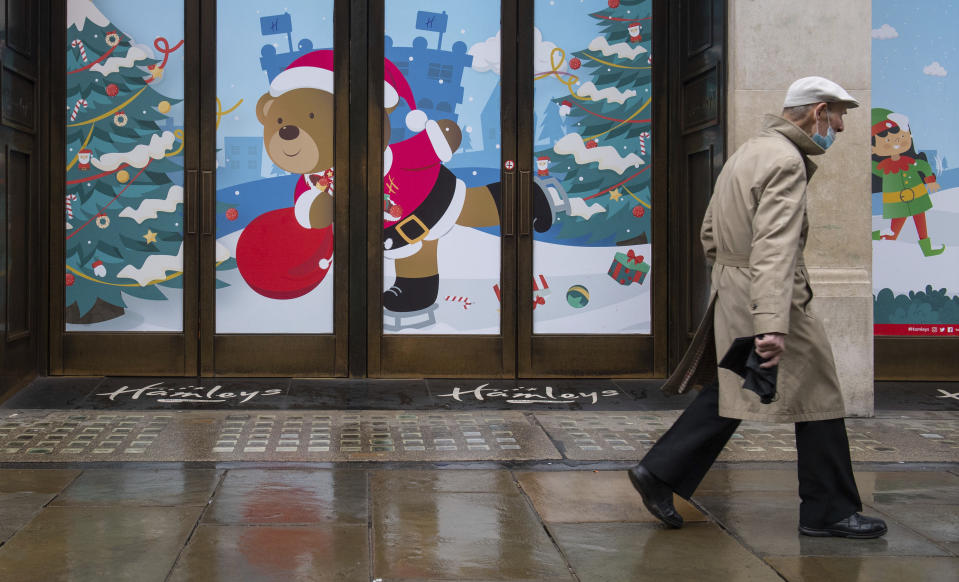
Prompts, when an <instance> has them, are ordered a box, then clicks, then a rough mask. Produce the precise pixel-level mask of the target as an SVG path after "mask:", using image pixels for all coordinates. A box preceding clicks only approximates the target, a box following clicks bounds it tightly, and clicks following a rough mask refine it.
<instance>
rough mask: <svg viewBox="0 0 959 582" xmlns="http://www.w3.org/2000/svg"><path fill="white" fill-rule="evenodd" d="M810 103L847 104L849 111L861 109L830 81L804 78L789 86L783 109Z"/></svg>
mask: <svg viewBox="0 0 959 582" xmlns="http://www.w3.org/2000/svg"><path fill="white" fill-rule="evenodd" d="M810 103H845V104H846V107H848V108H849V109H852V108H854V107H859V102H858V101H856V100H855V99H854V98H853V96H852V95H850V94H849V93H847V92H846V90H845V89H843V88H842V87H840V86H839V85H838V84H836V83H833V82H832V81H830V80H829V79H826V78H824V77H803V78H802V79H799V80H797V81H795V82H793V84H792V85H790V86H789V89H788V90H787V91H786V100H785V101H784V102H783V108H786V107H796V106H797V105H809V104H810Z"/></svg>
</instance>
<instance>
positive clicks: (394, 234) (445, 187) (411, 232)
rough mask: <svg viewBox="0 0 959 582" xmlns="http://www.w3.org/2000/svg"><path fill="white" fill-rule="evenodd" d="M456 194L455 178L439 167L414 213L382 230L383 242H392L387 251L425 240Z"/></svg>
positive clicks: (447, 170)
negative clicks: (437, 173) (434, 179)
mask: <svg viewBox="0 0 959 582" xmlns="http://www.w3.org/2000/svg"><path fill="white" fill-rule="evenodd" d="M455 193H456V176H455V175H453V172H451V171H450V170H449V169H448V168H447V167H446V166H440V173H439V175H438V176H437V177H436V183H435V184H433V188H432V190H430V193H429V195H427V197H426V199H425V200H423V202H422V203H421V204H420V205H419V206H417V207H416V211H415V212H413V213H412V214H410V215H409V216H407V217H406V218H404V219H403V220H401V221H399V222H397V223H396V224H394V225H392V226H389V227H387V228H385V229H383V240H384V241H386V240H389V239H392V240H393V245H392V246H390V247H387V248H388V249H397V248H400V247H403V246H406V245H408V244H410V245H411V244H416V243H418V242H420V241H421V240H423V239H424V238H426V236H427V235H429V233H430V229H431V228H432V227H433V226H436V223H437V222H439V221H440V219H441V218H443V214H445V213H446V210H447V209H448V208H449V207H450V203H451V202H452V201H453V195H454V194H455Z"/></svg>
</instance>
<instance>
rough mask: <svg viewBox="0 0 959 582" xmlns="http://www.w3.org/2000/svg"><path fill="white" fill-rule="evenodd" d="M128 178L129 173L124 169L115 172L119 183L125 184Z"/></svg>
mask: <svg viewBox="0 0 959 582" xmlns="http://www.w3.org/2000/svg"><path fill="white" fill-rule="evenodd" d="M129 179H130V174H129V173H127V171H126V170H120V171H119V172H117V182H119V183H121V184H126V183H127V180H129Z"/></svg>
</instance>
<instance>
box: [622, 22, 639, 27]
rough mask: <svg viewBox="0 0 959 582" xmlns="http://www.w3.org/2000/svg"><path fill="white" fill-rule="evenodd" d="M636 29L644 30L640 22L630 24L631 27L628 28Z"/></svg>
mask: <svg viewBox="0 0 959 582" xmlns="http://www.w3.org/2000/svg"><path fill="white" fill-rule="evenodd" d="M636 27H639V28H642V27H643V25H642V24H640V23H638V22H630V23H629V26H627V27H626V28H636Z"/></svg>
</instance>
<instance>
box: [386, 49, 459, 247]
mask: <svg viewBox="0 0 959 582" xmlns="http://www.w3.org/2000/svg"><path fill="white" fill-rule="evenodd" d="M384 61H385V62H384V66H385V69H384V75H385V81H386V83H385V89H384V90H385V94H384V101H383V104H384V106H385V107H386V108H387V109H389V108H392V107H395V106H396V105H398V104H399V100H400V99H401V98H402V99H403V100H404V101H406V102H407V104H409V106H410V110H411V111H410V112H409V113H408V114H407V115H406V127H407V128H409V129H410V131H414V132H417V133H416V134H415V135H413V137H410V138H408V139H405V140H403V141H401V142H397V143H394V144H390V145H388V146H387V147H386V150H385V151H384V152H383V231H384V232H383V247H384V250H383V256H384V257H385V258H387V259H391V260H392V259H402V258H406V257H409V256H411V255H413V254H415V253H416V252H417V251H419V250H420V248H421V247H422V241H424V240H436V239H438V238H440V237H441V236H443V235H444V234H446V233H448V232H449V231H450V229H452V228H453V226H454V225H455V224H456V219H457V218H458V217H459V215H460V212H461V211H462V210H463V203H464V202H465V200H466V184H465V183H464V182H463V181H462V180H459V179H458V178H456V176H454V175H453V173H452V172H451V171H449V170H448V169H447V168H446V167H445V166H443V162H448V161H449V160H450V158H452V157H453V151H452V149H451V148H450V144H449V141H448V140H447V138H446V136H445V135H443V130H442V129H441V128H440V126H439V124H438V123H436V121H434V120H432V119H427V117H426V114H425V113H424V112H422V111H420V110H418V109H416V103H415V101H414V100H413V92H412V90H411V89H410V86H409V84H408V83H407V81H406V79H405V78H404V77H403V74H402V73H401V72H400V70H399V69H398V68H397V67H396V65H394V64H393V63H392V62H390V61H389V60H387V59H384Z"/></svg>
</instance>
